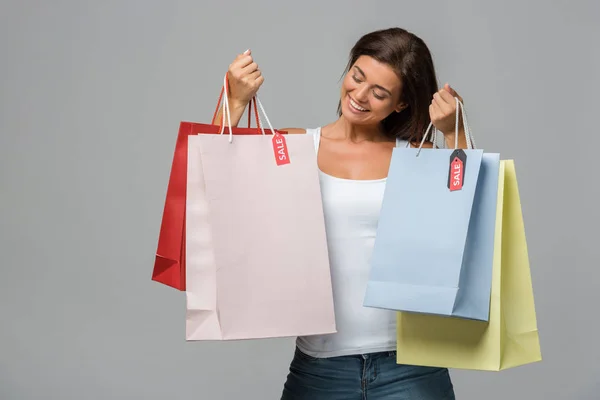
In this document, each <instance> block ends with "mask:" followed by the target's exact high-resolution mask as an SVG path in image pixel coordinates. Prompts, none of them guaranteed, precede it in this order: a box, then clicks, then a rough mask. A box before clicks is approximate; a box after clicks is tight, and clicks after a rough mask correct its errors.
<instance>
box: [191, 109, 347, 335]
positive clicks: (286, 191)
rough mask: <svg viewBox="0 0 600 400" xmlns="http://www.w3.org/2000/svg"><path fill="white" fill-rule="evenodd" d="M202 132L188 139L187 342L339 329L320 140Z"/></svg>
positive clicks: (306, 137)
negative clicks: (323, 197)
mask: <svg viewBox="0 0 600 400" xmlns="http://www.w3.org/2000/svg"><path fill="white" fill-rule="evenodd" d="M256 101H257V103H258V104H259V106H261V105H260V101H258V98H256ZM225 105H226V107H227V99H225ZM261 109H262V106H261ZM262 111H263V113H264V110H262ZM225 114H227V110H226V112H225V113H224V115H225ZM265 117H266V115H265ZM267 123H268V125H269V126H270V127H271V124H270V122H269V121H268V118H267ZM223 126H225V125H224V124H223ZM270 132H277V131H275V130H274V129H273V128H272V127H271V130H270ZM196 133H197V135H190V136H189V137H188V170H187V199H186V241H187V242H186V263H187V265H186V283H187V288H186V297H187V321H186V339H187V340H236V339H258V338H270V337H289V336H302V335H312V334H327V333H334V332H336V326H335V316H334V309H333V295H332V287H331V276H330V269H329V258H328V251H327V244H326V243H327V242H326V237H325V225H324V218H323V209H322V203H321V194H320V187H319V180H318V170H317V160H316V154H315V149H314V142H313V140H312V138H311V137H310V136H308V135H285V137H284V135H281V134H275V135H273V134H264V135H263V134H261V135H243V136H242V135H230V134H229V133H228V128H225V129H224V130H223V131H222V132H221V134H220V135H219V134H216V135H215V134H214V133H206V134H205V133H203V132H196Z"/></svg>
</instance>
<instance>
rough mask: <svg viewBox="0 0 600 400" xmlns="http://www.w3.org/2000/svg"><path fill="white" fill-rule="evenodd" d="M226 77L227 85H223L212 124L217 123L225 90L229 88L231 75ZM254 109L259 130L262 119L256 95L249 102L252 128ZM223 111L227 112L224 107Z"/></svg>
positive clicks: (249, 123) (249, 119) (249, 122)
mask: <svg viewBox="0 0 600 400" xmlns="http://www.w3.org/2000/svg"><path fill="white" fill-rule="evenodd" d="M225 78H226V85H223V86H222V87H221V93H220V94H219V100H217V108H216V109H215V112H214V114H213V117H212V121H211V125H215V120H216V119H217V114H218V113H219V107H220V106H221V102H222V101H223V94H224V93H225V90H226V89H227V87H228V84H229V77H228V76H227V75H225ZM225 95H226V94H225ZM253 106H254V107H253ZM253 109H254V116H255V118H256V129H257V131H258V130H260V124H261V121H260V118H259V115H258V108H257V106H256V100H255V99H254V97H252V98H251V99H250V102H248V128H250V125H251V124H252V110H253ZM223 112H225V109H223ZM219 127H220V125H219Z"/></svg>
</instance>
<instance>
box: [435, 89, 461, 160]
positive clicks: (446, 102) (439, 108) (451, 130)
mask: <svg viewBox="0 0 600 400" xmlns="http://www.w3.org/2000/svg"><path fill="white" fill-rule="evenodd" d="M455 97H456V98H458V99H459V100H460V101H461V102H463V99H462V97H460V96H459V95H458V93H456V91H455V90H454V89H452V88H451V87H450V85H448V84H445V85H444V87H443V88H441V89H440V90H438V91H437V92H436V93H435V94H434V95H433V99H432V100H431V105H430V106H429V117H430V118H431V122H432V123H433V126H435V127H436V129H437V130H438V131H440V132H442V133H443V134H444V138H445V139H446V142H447V143H450V142H451V143H452V148H454V136H455V132H456V100H455ZM459 120H460V121H459V130H458V133H459V143H461V142H464V141H465V139H464V126H463V123H462V118H460V117H459ZM461 139H462V140H461ZM459 147H462V146H459Z"/></svg>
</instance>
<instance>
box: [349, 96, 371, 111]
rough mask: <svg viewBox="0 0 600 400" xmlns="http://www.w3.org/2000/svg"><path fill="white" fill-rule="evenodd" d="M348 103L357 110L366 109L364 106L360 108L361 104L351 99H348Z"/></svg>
mask: <svg viewBox="0 0 600 400" xmlns="http://www.w3.org/2000/svg"><path fill="white" fill-rule="evenodd" d="M350 105H351V106H352V107H353V108H355V109H356V110H358V111H368V110H367V109H366V108H362V107H361V106H359V105H358V104H356V102H355V101H354V100H352V99H350Z"/></svg>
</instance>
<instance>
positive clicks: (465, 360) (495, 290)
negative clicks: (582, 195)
mask: <svg viewBox="0 0 600 400" xmlns="http://www.w3.org/2000/svg"><path fill="white" fill-rule="evenodd" d="M397 327H398V332H397V339H398V345H397V346H398V352H397V354H398V355H397V362H398V364H412V365H424V366H433V367H446V368H460V369H473V370H487V371H499V370H503V369H507V368H512V367H516V366H519V365H524V364H529V363H533V362H537V361H540V360H541V359H542V355H541V350H540V342H539V336H538V329H537V320H536V314H535V305H534V300H533V287H532V283H531V273H530V269H529V257H528V253H527V242H526V238H525V227H524V223H523V215H522V213H521V202H520V198H519V188H518V184H517V176H516V173H515V166H514V162H513V160H502V161H501V163H500V176H499V182H498V208H497V214H496V233H495V243H494V264H493V277H492V292H491V301H490V319H489V322H482V321H475V320H465V319H459V318H448V317H441V316H434V315H425V314H416V313H405V312H399V313H398V321H397Z"/></svg>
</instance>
